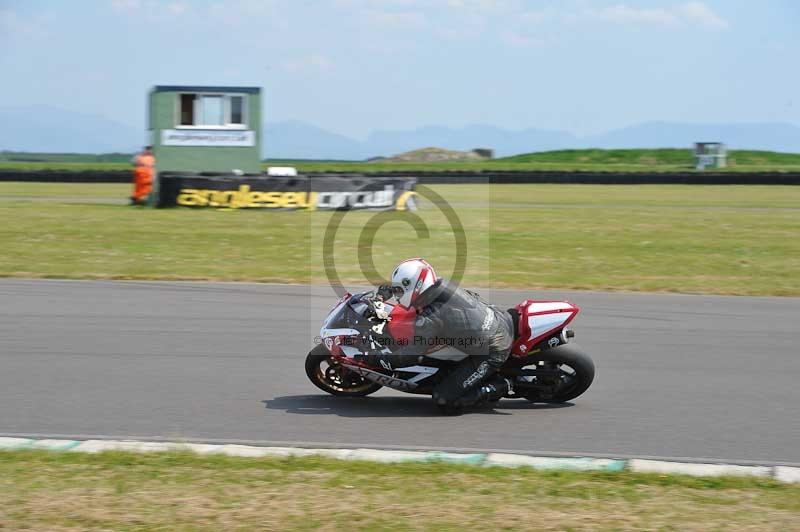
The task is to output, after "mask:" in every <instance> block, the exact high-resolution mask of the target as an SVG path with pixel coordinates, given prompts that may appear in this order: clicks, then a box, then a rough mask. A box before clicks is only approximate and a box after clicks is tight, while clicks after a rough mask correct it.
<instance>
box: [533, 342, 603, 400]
mask: <svg viewBox="0 0 800 532" xmlns="http://www.w3.org/2000/svg"><path fill="white" fill-rule="evenodd" d="M536 359H537V362H540V363H543V364H541V365H544V366H549V367H550V368H553V369H555V368H558V369H559V371H560V372H561V373H562V376H561V378H560V382H557V383H554V385H553V387H554V390H553V392H552V393H547V392H545V391H541V390H532V391H530V392H528V393H526V394H525V395H524V396H523V397H525V399H527V400H528V401H531V402H532V403H565V402H567V401H570V400H572V399H575V398H576V397H578V396H579V395H581V394H582V393H584V392H585V391H586V390H588V389H589V386H591V385H592V381H594V362H592V359H591V358H590V357H589V355H588V354H587V353H586V352H584V351H583V350H582V349H581V348H579V347H578V346H577V345H575V344H572V343H569V344H565V345H561V346H559V347H556V348H553V349H548V350H546V351H543V352H542V353H540V354H539V355H537V356H536Z"/></svg>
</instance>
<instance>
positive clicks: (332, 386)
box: [306, 344, 382, 397]
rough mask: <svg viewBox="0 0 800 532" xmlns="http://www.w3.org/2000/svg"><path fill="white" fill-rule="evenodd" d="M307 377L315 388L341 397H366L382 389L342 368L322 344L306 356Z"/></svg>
mask: <svg viewBox="0 0 800 532" xmlns="http://www.w3.org/2000/svg"><path fill="white" fill-rule="evenodd" d="M306 375H307V376H308V379H309V380H310V381H311V382H312V383H314V386H316V387H317V388H319V389H320V390H322V391H324V392H327V393H329V394H331V395H336V396H339V397H365V396H367V395H369V394H371V393H375V392H377V391H378V390H380V389H381V388H382V386H381V385H380V384H376V383H374V382H372V381H369V380H367V379H365V378H364V377H362V376H361V375H359V374H357V373H354V372H352V371H350V370H348V369H347V368H344V367H342V365H341V364H339V363H338V362H337V361H336V359H334V358H333V357H332V356H331V354H330V353H329V352H328V350H327V349H326V348H325V346H324V345H322V344H320V345H318V346H316V347H315V348H314V349H312V350H311V352H310V353H308V356H306Z"/></svg>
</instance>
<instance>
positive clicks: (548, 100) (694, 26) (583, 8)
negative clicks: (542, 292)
mask: <svg viewBox="0 0 800 532" xmlns="http://www.w3.org/2000/svg"><path fill="white" fill-rule="evenodd" d="M798 27H800V2H794V1H791V0H773V1H769V0H767V1H763V2H750V1H744V0H727V1H714V0H707V1H703V2H699V1H683V0H677V1H673V0H667V1H646V0H642V1H633V0H628V1H616V0H609V1H605V0H565V1H560V2H555V1H534V0H531V1H525V0H380V1H378V0H262V1H251V0H240V1H226V2H222V1H192V2H190V1H186V0H108V1H81V2H67V1H66V0H63V1H36V0H31V1H10V0H0V72H2V83H0V106H14V107H16V106H23V105H31V104H48V105H53V106H56V107H62V108H65V109H70V110H74V111H80V112H85V113H92V114H101V115H104V116H107V117H109V118H112V119H115V120H118V121H120V122H124V123H128V124H131V125H134V126H136V127H142V128H144V110H145V94H146V92H147V90H148V89H149V87H150V86H152V85H155V84H221V85H257V86H261V87H263V88H264V91H265V95H266V98H265V107H264V111H265V113H266V115H267V119H268V120H269V121H281V120H301V121H305V122H310V123H312V124H315V125H318V126H321V127H324V128H326V129H329V130H332V131H336V132H339V133H343V134H347V135H351V136H356V137H362V136H364V135H366V134H367V133H368V132H369V131H371V130H374V129H406V128H414V127H417V126H422V125H432V124H436V125H445V126H453V127H460V126H463V125H467V124H476V123H480V124H490V125H495V126H499V127H504V128H511V129H521V128H527V127H537V128H547V129H563V130H568V131H572V132H575V133H579V134H589V133H596V132H601V131H605V130H608V129H612V128H616V127H622V126H626V125H630V124H633V123H637V122H641V121H646V120H670V121H686V122H756V121H785V122H790V123H794V124H800V68H798V66H797V65H798V62H799V61H798V59H797V58H798V57H800V31H798ZM0 127H1V126H0Z"/></svg>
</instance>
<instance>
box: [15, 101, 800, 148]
mask: <svg viewBox="0 0 800 532" xmlns="http://www.w3.org/2000/svg"><path fill="white" fill-rule="evenodd" d="M263 127H264V129H263V131H264V143H263V144H264V155H265V156H267V157H269V158H272V159H281V158H284V159H352V160H360V159H366V158H369V157H376V156H390V155H394V154H397V153H400V152H404V151H408V150H412V149H416V148H423V147H426V146H437V147H441V148H447V149H451V150H470V149H473V148H493V149H494V150H495V154H496V156H500V157H503V156H506V155H514V154H519V153H528V152H534V151H547V150H557V149H570V148H671V147H690V146H691V145H692V143H693V142H695V141H720V142H724V143H726V144H727V145H728V146H729V147H731V148H739V149H762V150H774V151H786V152H800V127H798V126H796V125H793V124H789V123H785V122H763V123H729V124H689V123H681V122H644V123H641V124H637V125H633V126H630V127H625V128H622V129H615V130H612V131H608V132H606V133H602V134H599V135H590V136H582V137H581V136H576V135H574V134H572V133H569V132H565V131H558V130H548V129H536V128H529V129H523V130H509V129H502V128H498V127H494V126H487V125H470V126H466V127H463V128H449V127H442V126H426V127H420V128H417V129H410V130H378V131H375V132H373V133H371V134H370V135H369V137H367V139H366V140H363V141H362V140H357V139H353V138H350V137H347V136H344V135H339V134H337V133H333V132H331V131H327V130H325V129H322V128H319V127H317V126H314V125H312V124H308V123H305V122H298V121H288V122H273V123H267V124H264V126H263ZM146 138H147V136H146V132H145V131H143V130H141V129H138V128H135V127H133V126H130V125H126V124H121V123H119V122H115V121H113V120H109V119H107V118H105V117H102V116H98V115H89V114H83V113H76V112H73V111H67V110H64V109H59V108H55V107H50V106H44V105H34V106H27V107H12V108H8V107H7V108H0V150H13V151H35V152H79V153H105V152H115V151H119V152H132V151H133V150H135V149H137V148H138V147H140V146H141V145H142V143H144V142H145V141H146Z"/></svg>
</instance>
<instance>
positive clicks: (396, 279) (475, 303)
mask: <svg viewBox="0 0 800 532" xmlns="http://www.w3.org/2000/svg"><path fill="white" fill-rule="evenodd" d="M378 292H379V294H383V295H385V296H393V297H394V298H395V299H396V300H397V303H398V304H399V305H400V306H402V307H404V308H406V309H413V310H415V311H416V319H415V322H414V338H415V341H414V342H411V343H409V344H408V345H405V346H401V347H400V348H398V349H395V350H394V351H393V352H392V353H391V354H380V353H378V354H371V355H368V356H367V357H366V358H367V361H368V363H369V364H371V365H376V366H378V365H379V366H382V367H384V368H386V369H387V370H391V369H392V368H400V367H403V366H405V365H413V364H415V363H417V361H418V359H419V357H420V355H422V354H423V352H424V351H426V350H427V349H428V347H429V346H430V345H431V344H432V343H443V344H446V345H450V346H453V347H455V348H456V349H459V350H460V351H462V352H464V353H466V354H467V355H470V356H468V357H467V358H465V359H464V360H463V361H461V363H460V364H459V366H458V367H457V368H456V369H455V370H454V371H453V372H451V373H450V374H449V375H447V377H446V378H445V379H444V380H443V381H442V382H440V383H439V384H438V385H437V386H436V388H435V389H434V393H433V400H434V402H435V403H436V404H437V405H438V406H439V407H440V408H442V409H443V410H445V412H449V413H457V412H459V411H460V410H461V408H463V407H465V406H470V405H474V404H478V403H481V402H484V401H487V400H496V399H499V398H501V397H503V396H504V395H506V394H507V393H508V392H509V391H510V389H511V382H510V381H509V380H507V379H500V378H497V377H493V375H494V374H495V373H496V372H497V370H498V369H499V368H500V367H501V366H502V365H503V363H504V362H505V361H506V359H507V358H508V356H509V353H510V350H511V346H512V343H513V341H514V324H513V322H512V318H511V315H510V314H509V313H508V312H507V311H505V310H502V309H500V308H499V307H496V306H494V305H489V304H488V303H486V302H484V301H483V300H482V299H481V298H480V297H479V296H478V294H476V293H474V292H471V291H469V290H464V289H462V288H459V287H457V286H455V285H454V284H452V283H448V282H446V281H445V280H444V279H441V278H439V277H437V275H436V272H435V271H434V269H433V267H432V266H431V265H430V264H428V262H427V261H425V260H423V259H421V258H414V259H407V260H404V261H403V262H401V263H400V264H399V265H398V266H397V268H395V270H394V271H393V272H392V277H391V284H390V285H389V286H384V287H381V288H379V291H378Z"/></svg>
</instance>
